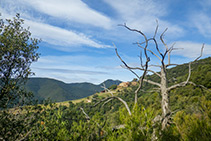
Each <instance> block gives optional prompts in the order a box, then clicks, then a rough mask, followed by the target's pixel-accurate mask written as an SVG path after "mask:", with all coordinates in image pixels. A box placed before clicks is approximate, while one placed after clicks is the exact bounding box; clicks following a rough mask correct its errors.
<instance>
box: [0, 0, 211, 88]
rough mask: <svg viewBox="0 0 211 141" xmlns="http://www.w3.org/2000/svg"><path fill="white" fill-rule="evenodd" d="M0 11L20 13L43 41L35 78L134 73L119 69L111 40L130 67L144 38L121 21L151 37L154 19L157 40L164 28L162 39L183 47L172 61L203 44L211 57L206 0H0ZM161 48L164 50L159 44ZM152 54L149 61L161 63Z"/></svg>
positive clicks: (189, 56)
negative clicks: (157, 25) (157, 28)
mask: <svg viewBox="0 0 211 141" xmlns="http://www.w3.org/2000/svg"><path fill="white" fill-rule="evenodd" d="M0 13H1V14H2V16H1V18H4V19H5V18H12V17H14V16H15V14H16V13H20V14H21V18H23V19H24V20H25V26H30V31H31V32H32V35H33V37H36V38H41V39H42V42H41V43H40V44H39V46H40V48H39V50H38V51H39V52H40V53H41V56H40V59H39V60H38V62H36V63H33V64H32V66H31V68H32V70H33V71H34V72H35V73H36V77H48V78H54V79H58V80H61V81H64V82H66V83H73V82H91V83H95V84H98V83H101V82H103V81H104V80H106V79H119V80H122V81H130V80H132V79H133V78H134V77H135V76H134V75H133V74H131V73H130V72H129V71H128V70H126V69H124V68H122V67H121V65H122V63H121V61H120V60H119V59H118V58H117V56H116V55H115V50H114V47H113V44H112V43H114V44H115V45H116V46H117V48H118V51H119V53H120V55H121V56H122V58H123V59H124V60H125V61H126V62H127V63H128V64H129V65H131V66H138V65H140V62H139V57H138V56H139V55H140V48H138V47H137V46H136V45H134V44H133V43H135V42H141V41H143V38H142V37H141V36H140V35H139V34H137V33H134V32H130V31H128V30H126V29H125V28H124V27H120V26H117V25H118V24H123V23H127V25H128V26H129V27H131V28H136V29H138V30H141V31H143V32H144V33H145V34H146V35H147V37H148V38H150V37H153V34H154V31H155V28H156V20H158V22H159V31H158V36H157V40H158V41H159V36H160V34H161V33H162V32H163V31H164V29H165V28H168V31H167V32H166V34H165V41H166V43H167V44H168V45H169V46H171V45H172V44H173V43H176V44H175V48H183V49H180V50H174V51H173V52H172V57H171V61H172V63H178V64H181V63H184V62H189V61H191V60H193V59H194V58H195V57H197V56H198V55H199V54H200V48H201V46H202V44H203V43H205V49H204V54H203V57H208V56H210V55H211V1H210V0H0ZM159 46H160V48H161V50H164V49H165V47H164V46H163V45H162V44H161V42H159ZM150 48H151V49H152V50H154V46H153V44H150ZM150 57H151V60H152V61H151V62H150V63H152V64H153V63H154V64H157V63H159V61H158V60H156V59H155V58H154V57H153V56H150ZM152 69H154V68H152ZM155 70H156V69H155ZM138 73H139V74H140V75H141V74H142V72H138Z"/></svg>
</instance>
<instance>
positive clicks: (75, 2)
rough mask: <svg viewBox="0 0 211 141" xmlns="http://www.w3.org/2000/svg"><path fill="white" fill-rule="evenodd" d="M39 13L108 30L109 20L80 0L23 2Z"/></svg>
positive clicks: (33, 0) (31, 0) (34, 0)
mask: <svg viewBox="0 0 211 141" xmlns="http://www.w3.org/2000/svg"><path fill="white" fill-rule="evenodd" d="M24 1H25V2H26V3H27V4H28V5H29V6H31V7H33V8H34V9H36V10H37V11H39V12H42V13H45V14H48V15H50V16H52V17H56V18H59V19H61V20H67V21H70V22H71V21H74V22H77V23H82V24H89V25H93V26H97V27H103V28H106V29H108V28H110V27H111V19H110V18H109V17H107V16H106V15H104V14H102V13H100V12H98V11H96V10H94V9H91V8H90V7H88V5H87V4H86V3H84V2H83V1H82V0H30V1H29V0H24Z"/></svg>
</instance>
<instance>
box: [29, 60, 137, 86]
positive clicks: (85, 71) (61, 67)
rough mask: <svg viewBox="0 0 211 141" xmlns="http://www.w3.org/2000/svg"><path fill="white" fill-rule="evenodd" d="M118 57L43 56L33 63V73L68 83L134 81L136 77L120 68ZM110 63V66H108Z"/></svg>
mask: <svg viewBox="0 0 211 141" xmlns="http://www.w3.org/2000/svg"><path fill="white" fill-rule="evenodd" d="M117 60H118V58H117V57H116V56H111V57H93V56H41V58H40V59H39V61H38V62H36V63H33V64H32V66H31V68H32V71H34V72H36V75H35V76H36V77H48V78H54V79H57V80H62V81H65V82H67V83H75V82H92V83H95V84H99V83H101V82H103V81H104V80H106V79H109V78H110V79H120V80H123V81H128V80H132V79H133V78H134V75H133V74H131V73H130V72H129V71H128V70H125V69H123V68H118V67H117V66H119V65H120V64H121V62H120V61H119V60H118V61H117ZM108 62H109V64H108Z"/></svg>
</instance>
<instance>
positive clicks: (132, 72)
mask: <svg viewBox="0 0 211 141" xmlns="http://www.w3.org/2000/svg"><path fill="white" fill-rule="evenodd" d="M114 46H115V45H114ZM115 47H116V46H115ZM115 51H116V55H117V56H118V57H119V59H120V60H121V61H122V63H123V64H124V65H125V67H127V69H129V70H130V71H131V72H132V73H133V74H134V75H135V76H136V77H137V78H139V76H138V74H137V73H135V72H134V71H133V70H132V69H131V67H129V66H128V65H127V64H126V63H125V61H123V60H122V58H121V57H120V56H119V54H118V51H117V48H115Z"/></svg>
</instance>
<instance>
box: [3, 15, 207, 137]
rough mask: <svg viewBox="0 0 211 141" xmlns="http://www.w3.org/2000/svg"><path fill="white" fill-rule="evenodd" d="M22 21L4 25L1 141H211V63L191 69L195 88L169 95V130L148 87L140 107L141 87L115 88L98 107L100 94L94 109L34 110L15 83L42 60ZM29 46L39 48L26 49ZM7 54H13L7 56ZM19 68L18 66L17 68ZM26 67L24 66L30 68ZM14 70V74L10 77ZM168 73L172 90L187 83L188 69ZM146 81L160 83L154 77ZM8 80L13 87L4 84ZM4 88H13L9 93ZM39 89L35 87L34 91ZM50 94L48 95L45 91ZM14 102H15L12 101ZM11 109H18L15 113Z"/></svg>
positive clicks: (203, 62)
mask: <svg viewBox="0 0 211 141" xmlns="http://www.w3.org/2000/svg"><path fill="white" fill-rule="evenodd" d="M21 21H22V20H21V19H19V15H17V16H16V18H14V19H13V21H11V20H8V25H9V26H4V24H3V23H2V20H1V28H0V29H1V44H0V45H1V49H3V51H5V52H3V53H5V54H3V53H2V52H1V55H2V54H3V55H2V56H1V58H0V59H1V60H0V61H1V62H2V65H3V66H4V65H5V67H2V66H1V87H0V88H1V89H2V90H1V91H0V92H1V93H0V94H1V96H3V97H4V98H2V99H0V100H1V101H0V102H1V104H0V108H1V110H0V129H1V132H0V140H65V141H66V140H81V141H84V140H112V141H113V140H121V141H122V140H164V141H165V140H166V141H169V140H185V141H186V140H188V141H194V140H196V141H198V140H200V141H201V140H202V141H210V140H211V92H210V91H211V83H210V82H211V73H210V72H211V70H210V69H211V58H210V57H209V58H206V59H202V60H199V61H197V62H194V63H193V64H192V66H193V67H192V68H193V69H192V75H191V79H190V80H191V81H192V82H194V84H196V85H189V84H190V83H189V84H187V85H185V86H184V87H180V88H177V89H173V90H172V91H171V92H170V110H171V111H172V112H170V114H171V116H170V117H171V120H169V122H170V123H169V124H168V125H167V127H166V128H164V130H162V129H161V128H162V126H161V122H160V120H159V119H157V118H155V117H157V115H161V114H162V110H161V104H160V102H161V94H160V93H159V92H153V91H152V90H153V88H154V87H153V86H151V85H147V84H146V83H144V85H143V89H142V90H143V91H140V92H139V93H138V102H137V104H136V105H134V97H135V95H134V91H135V90H136V89H137V87H138V86H135V85H131V86H129V87H126V88H117V89H116V86H115V85H113V84H111V87H110V89H111V90H115V91H113V92H114V96H112V97H113V99H112V100H111V101H106V102H105V103H104V104H103V103H101V104H98V105H97V103H98V102H99V101H102V100H103V99H104V98H105V97H103V96H102V94H103V93H100V94H101V95H100V96H99V94H95V95H94V96H90V97H89V98H90V99H91V100H92V102H89V103H84V102H83V101H82V102H80V103H77V104H73V103H72V102H69V105H68V106H58V105H57V104H52V103H50V104H49V102H47V101H45V102H44V104H42V105H38V104H34V105H30V106H29V105H26V104H24V103H25V102H26V101H28V99H30V98H31V95H30V94H28V93H27V92H25V91H24V89H22V88H21V86H22V85H23V84H21V83H20V82H18V83H15V81H14V80H16V81H17V80H22V79H23V78H24V79H26V78H27V77H28V75H29V74H30V73H31V71H30V68H29V66H30V64H31V63H32V62H33V61H35V60H36V59H37V57H38V56H37V55H36V53H35V50H34V49H37V46H36V45H37V44H36V43H37V42H33V41H36V40H31V42H24V41H28V40H21V39H22V37H23V36H22V35H26V36H24V37H25V38H23V39H29V38H28V37H29V35H30V34H27V33H29V32H28V30H24V31H26V32H23V34H20V35H19V33H22V32H19V29H23V28H22V27H21V26H20V25H21V23H22V22H21ZM10 27H11V28H10ZM8 29H11V30H8ZM13 29H14V30H13ZM7 31H9V32H7ZM21 31H22V30H21ZM14 33H15V34H14ZM16 35H18V36H16ZM19 38H20V39H19ZM7 40H9V41H14V43H12V44H11V43H10V42H9V41H7ZM16 40H17V42H16ZM4 41H5V42H4ZM19 41H20V42H19ZM16 43H17V44H16ZM27 43H34V44H32V45H29V46H27V45H28V44H27ZM19 45H20V46H19ZM33 45H35V46H33ZM30 47H32V48H30ZM33 47H34V48H33ZM7 48H9V49H8V50H7ZM22 48H24V49H26V51H29V52H28V53H26V54H24V53H23V52H24V51H25V50H21V49H22ZM13 49H14V50H13ZM1 51H2V50H1ZM16 51H17V54H14V55H10V54H11V53H16ZM22 53H23V56H21V57H20V58H19V54H22ZM7 55H9V56H7ZM28 55H29V56H30V55H32V56H33V55H35V56H34V57H35V60H33V59H32V60H31V58H28V59H27V56H28ZM34 57H32V58H34ZM10 59H12V60H10ZM22 59H23V60H24V59H26V60H27V61H28V60H29V62H25V63H26V64H27V66H28V67H26V68H27V70H28V71H26V72H25V71H22V70H23V68H22V69H15V68H16V67H17V66H19V65H20V64H19V63H20V61H21V60H22ZM10 61H11V62H10ZM13 61H14V62H13ZM4 62H5V63H4ZM8 63H9V65H8ZM10 63H11V64H10ZM14 63H17V65H13V64H14ZM26 64H22V65H23V66H25V65H26ZM7 66H8V67H9V68H7ZM24 68H25V67H24ZM11 69H12V70H13V71H10V70H11ZM167 71H168V78H173V79H169V80H170V81H169V85H173V84H174V83H179V82H183V81H184V80H186V78H187V75H188V74H187V72H188V65H187V64H184V65H179V66H177V67H175V68H172V69H169V70H167ZM3 72H5V74H6V75H4V73H3ZM14 72H16V73H17V75H14V74H16V73H14ZM13 75H14V76H13ZM5 76H6V77H5ZM15 76H20V78H22V79H19V77H17V79H16V77H15ZM146 77H148V78H151V80H153V81H158V78H157V77H156V76H155V75H148V76H146ZM5 78H7V79H5ZM24 79H23V80H24ZM4 80H7V81H5V82H11V83H5V82H4ZM46 81H47V80H46ZM42 82H43V81H42ZM61 83H62V82H57V83H55V82H54V85H53V86H51V87H50V89H52V90H54V88H55V87H54V86H56V85H61ZM4 84H8V85H6V87H4V86H5V85H4ZM202 84H203V85H204V86H206V87H207V88H205V87H204V86H202ZM43 85H44V83H43ZM43 85H39V86H43ZM82 86H84V84H81V85H78V87H79V88H82ZM107 87H108V85H107ZM64 88H65V87H64ZM37 89H38V87H33V90H34V91H35V90H37ZM55 91H56V90H55ZM46 93H47V94H48V93H49V92H47V91H46ZM14 96H15V98H13V97H14ZM106 96H108V93H106ZM115 96H116V97H115ZM117 96H118V98H122V99H124V100H125V101H126V102H127V103H128V105H129V108H130V109H131V114H130V115H129V113H128V111H127V110H126V108H125V106H124V105H123V104H122V103H121V102H120V100H117ZM114 97H115V98H114ZM16 98H17V99H16ZM10 101H11V102H12V103H13V104H12V105H11V104H8V102H10ZM22 101H23V102H24V103H22ZM11 106H13V108H10V107H11ZM167 116H168V115H167ZM156 121H158V122H156Z"/></svg>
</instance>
